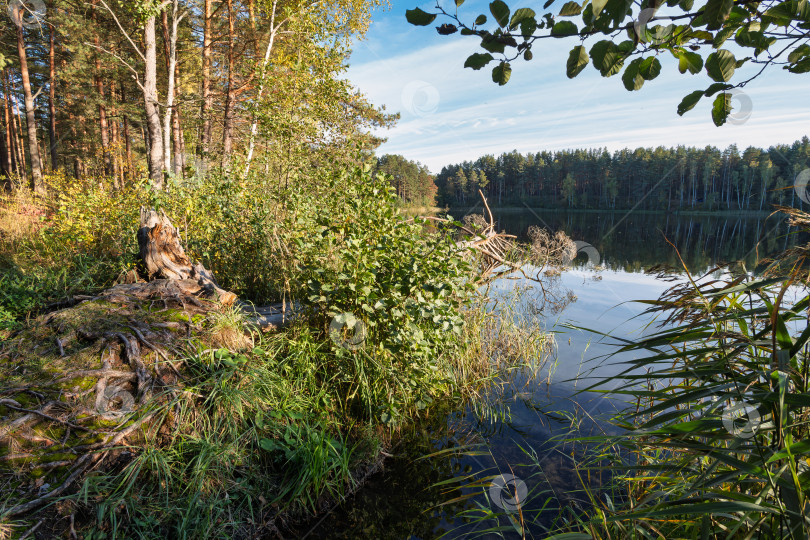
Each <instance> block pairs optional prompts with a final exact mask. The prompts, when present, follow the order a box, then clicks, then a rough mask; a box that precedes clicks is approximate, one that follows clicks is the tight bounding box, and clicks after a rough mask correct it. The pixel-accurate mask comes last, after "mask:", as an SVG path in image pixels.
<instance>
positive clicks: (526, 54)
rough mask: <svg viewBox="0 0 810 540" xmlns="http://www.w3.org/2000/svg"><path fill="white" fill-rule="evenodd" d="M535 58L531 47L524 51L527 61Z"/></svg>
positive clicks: (524, 57)
mask: <svg viewBox="0 0 810 540" xmlns="http://www.w3.org/2000/svg"><path fill="white" fill-rule="evenodd" d="M532 58H534V54H532V51H531V49H526V52H524V53H523V59H524V60H526V61H527V62H528V61H529V60H531V59H532Z"/></svg>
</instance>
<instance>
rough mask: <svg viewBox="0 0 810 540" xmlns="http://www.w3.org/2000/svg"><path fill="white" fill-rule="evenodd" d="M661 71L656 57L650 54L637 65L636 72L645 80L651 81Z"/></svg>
mask: <svg viewBox="0 0 810 540" xmlns="http://www.w3.org/2000/svg"><path fill="white" fill-rule="evenodd" d="M660 73H661V62H660V61H659V60H658V58H656V57H654V56H651V57H649V58H645V59H644V60H643V61H642V62H641V64H639V66H638V74H639V75H641V76H642V77H644V80H645V81H651V80H653V79H654V78H656V77H658V75H659V74H660Z"/></svg>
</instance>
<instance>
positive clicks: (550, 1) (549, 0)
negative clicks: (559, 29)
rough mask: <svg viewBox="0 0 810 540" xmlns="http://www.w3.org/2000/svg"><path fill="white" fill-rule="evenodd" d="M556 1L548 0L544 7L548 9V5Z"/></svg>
mask: <svg viewBox="0 0 810 540" xmlns="http://www.w3.org/2000/svg"><path fill="white" fill-rule="evenodd" d="M553 3H554V0H546V3H545V4H543V9H548V6H550V5H551V4H553Z"/></svg>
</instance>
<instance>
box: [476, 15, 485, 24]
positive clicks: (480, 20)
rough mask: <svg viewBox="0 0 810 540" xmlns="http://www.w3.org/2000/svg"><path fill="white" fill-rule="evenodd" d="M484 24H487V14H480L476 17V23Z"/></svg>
mask: <svg viewBox="0 0 810 540" xmlns="http://www.w3.org/2000/svg"><path fill="white" fill-rule="evenodd" d="M482 24H487V16H486V15H479V16H478V17H476V18H475V25H476V26H481V25H482Z"/></svg>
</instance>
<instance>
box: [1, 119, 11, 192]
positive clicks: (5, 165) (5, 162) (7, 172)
mask: <svg viewBox="0 0 810 540" xmlns="http://www.w3.org/2000/svg"><path fill="white" fill-rule="evenodd" d="M5 131H6V128H5V124H3V135H2V136H0V177H4V179H5V180H4V182H3V183H4V184H5V183H8V181H9V180H10V179H11V166H10V164H9V159H8V158H9V153H8V148H6V137H5Z"/></svg>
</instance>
